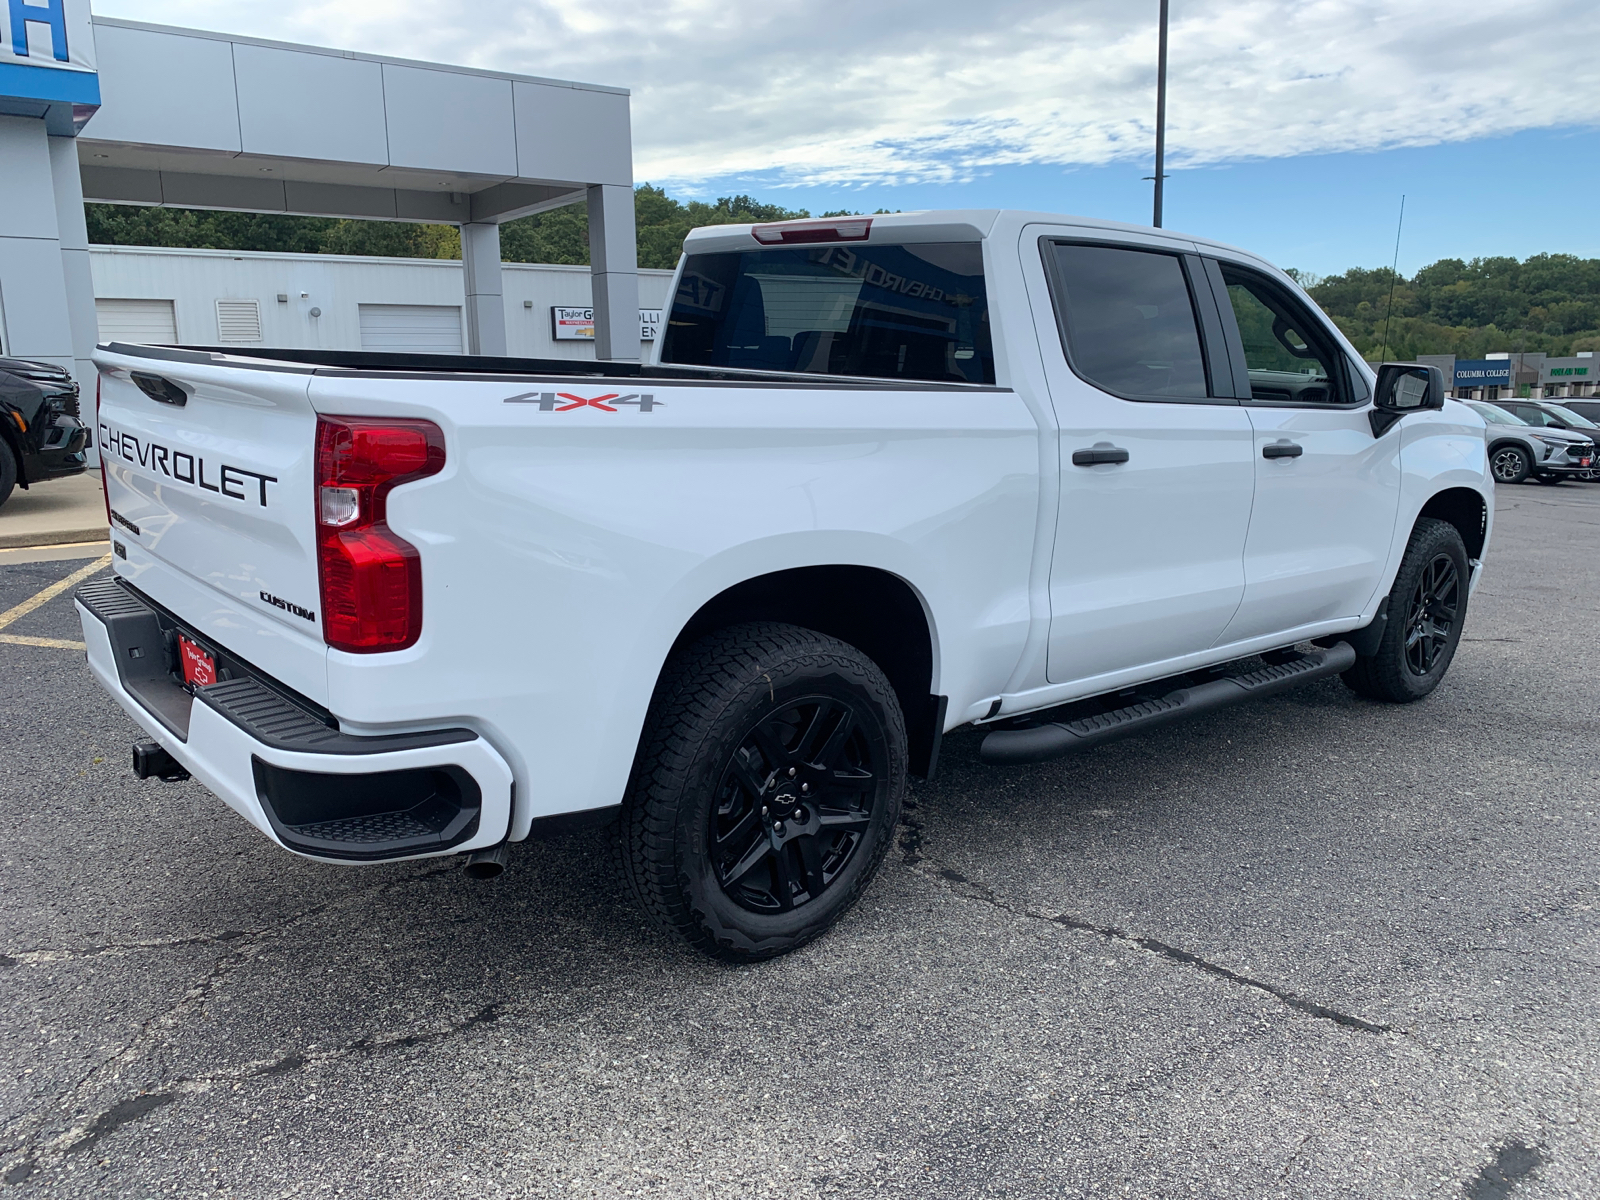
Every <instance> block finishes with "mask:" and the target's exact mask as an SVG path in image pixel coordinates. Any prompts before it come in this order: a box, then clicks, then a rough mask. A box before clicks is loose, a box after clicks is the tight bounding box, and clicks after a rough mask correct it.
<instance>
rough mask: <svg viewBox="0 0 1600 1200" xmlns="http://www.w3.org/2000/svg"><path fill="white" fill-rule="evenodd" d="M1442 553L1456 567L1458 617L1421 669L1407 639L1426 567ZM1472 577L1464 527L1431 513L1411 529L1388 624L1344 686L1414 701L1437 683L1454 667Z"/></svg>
mask: <svg viewBox="0 0 1600 1200" xmlns="http://www.w3.org/2000/svg"><path fill="white" fill-rule="evenodd" d="M1441 555H1442V556H1447V557H1448V558H1449V559H1450V560H1451V561H1452V562H1453V563H1454V566H1455V570H1456V602H1455V616H1454V619H1453V620H1452V622H1451V628H1450V630H1449V634H1448V636H1447V637H1446V638H1445V639H1444V641H1443V643H1442V645H1441V646H1440V648H1439V650H1438V653H1437V657H1436V658H1435V660H1434V661H1433V662H1432V664H1431V666H1430V668H1429V669H1428V670H1427V671H1426V672H1423V673H1418V671H1417V670H1416V669H1414V667H1413V665H1412V664H1411V663H1410V662H1408V639H1409V637H1410V635H1411V633H1412V631H1413V630H1414V629H1415V628H1416V622H1415V621H1414V620H1413V619H1412V618H1413V615H1414V613H1413V610H1414V609H1415V607H1416V599H1417V589H1418V586H1419V585H1420V584H1422V583H1423V573H1424V571H1426V570H1428V569H1429V567H1430V565H1431V564H1435V563H1437V562H1438V560H1439V558H1440V556H1441ZM1470 580H1471V568H1470V565H1469V563H1468V560H1467V547H1466V545H1465V543H1463V542H1462V540H1461V532H1460V530H1458V529H1457V528H1456V527H1455V526H1454V525H1452V524H1450V523H1449V522H1448V521H1438V520H1435V519H1433V518H1432V517H1423V518H1422V519H1421V520H1419V521H1418V522H1417V525H1416V528H1415V529H1413V530H1412V531H1411V542H1410V544H1409V545H1408V546H1407V547H1406V554H1405V558H1404V559H1403V560H1402V561H1401V563H1400V570H1399V571H1398V572H1397V573H1396V575H1395V580H1394V587H1393V588H1391V589H1390V591H1389V605H1388V608H1387V610H1386V611H1387V613H1388V620H1387V621H1386V622H1385V623H1384V631H1383V638H1382V639H1381V640H1380V641H1379V643H1378V648H1377V650H1376V651H1375V652H1374V653H1373V654H1371V655H1370V656H1364V657H1361V658H1357V659H1356V664H1355V666H1353V667H1351V668H1350V669H1349V670H1348V671H1346V672H1345V673H1344V674H1343V675H1341V676H1340V678H1341V679H1343V680H1344V682H1345V685H1346V686H1347V687H1349V688H1350V690H1351V691H1353V692H1356V693H1357V694H1358V695H1362V696H1365V697H1367V698H1368V699H1370V700H1383V701H1386V702H1388V703H1390V704H1410V703H1412V702H1413V701H1416V700H1421V699H1422V698H1423V697H1424V696H1426V695H1428V694H1429V693H1430V692H1432V691H1433V689H1434V688H1436V687H1438V686H1439V681H1440V680H1442V679H1443V678H1444V676H1445V672H1446V671H1448V670H1449V669H1450V663H1451V661H1452V660H1453V659H1454V658H1455V652H1456V647H1457V645H1459V644H1460V642H1461V629H1462V626H1463V625H1464V624H1465V622H1466V617H1467V585H1468V583H1469V581H1470Z"/></svg>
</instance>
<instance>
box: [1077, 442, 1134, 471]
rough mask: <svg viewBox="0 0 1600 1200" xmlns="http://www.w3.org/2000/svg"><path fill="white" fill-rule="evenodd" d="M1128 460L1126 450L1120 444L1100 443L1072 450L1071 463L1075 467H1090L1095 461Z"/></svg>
mask: <svg viewBox="0 0 1600 1200" xmlns="http://www.w3.org/2000/svg"><path fill="white" fill-rule="evenodd" d="M1127 461H1128V452H1127V451H1126V450H1124V449H1123V448H1122V447H1121V446H1112V445H1110V444H1102V445H1099V446H1091V447H1090V448H1089V449H1087V450H1074V451H1073V452H1072V465H1073V466H1075V467H1092V466H1094V465H1095V464H1096V463H1125V462H1127Z"/></svg>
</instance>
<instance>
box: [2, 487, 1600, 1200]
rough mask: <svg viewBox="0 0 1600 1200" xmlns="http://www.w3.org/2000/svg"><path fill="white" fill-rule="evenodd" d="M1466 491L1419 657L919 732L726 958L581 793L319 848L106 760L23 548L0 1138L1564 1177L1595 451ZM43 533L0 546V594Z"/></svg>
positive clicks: (90, 1183) (1074, 1168) (8, 785)
mask: <svg viewBox="0 0 1600 1200" xmlns="http://www.w3.org/2000/svg"><path fill="white" fill-rule="evenodd" d="M1499 501H1500V509H1499V512H1498V514H1497V517H1496V531H1495V538H1494V543H1493V545H1492V547H1491V553H1490V565H1489V568H1488V572H1487V575H1486V578H1485V580H1484V583H1483V585H1482V586H1481V587H1480V589H1479V591H1478V593H1477V595H1476V597H1475V598H1474V600H1473V602H1472V605H1471V609H1470V612H1469V616H1468V622H1467V628H1466V641H1465V642H1464V644H1463V646H1462V648H1461V652H1460V654H1459V655H1458V657H1457V659H1456V662H1455V665H1454V667H1453V669H1452V671H1451V673H1450V675H1449V677H1448V678H1447V680H1446V681H1445V684H1444V685H1443V687H1442V688H1441V689H1440V690H1439V692H1437V693H1436V694H1435V695H1434V696H1433V697H1432V698H1431V699H1430V700H1428V701H1426V702H1424V703H1423V704H1421V705H1418V706H1415V707H1412V708H1408V709H1396V708H1387V707H1382V706H1379V705H1375V704H1371V703H1368V702H1365V701H1362V700H1359V699H1357V698H1356V697H1354V696H1353V695H1352V694H1350V693H1349V692H1347V691H1345V690H1344V688H1343V687H1342V686H1341V685H1340V684H1339V683H1338V682H1337V681H1331V682H1327V683H1323V684H1317V685H1313V686H1311V687H1309V688H1307V689H1305V690H1303V691H1301V692H1299V693H1297V694H1293V695H1290V696H1288V697H1284V698H1279V699H1276V700H1269V701H1264V702H1260V703H1258V704H1256V705H1254V706H1251V707H1245V708H1239V709H1234V710H1231V711H1228V712H1223V713H1220V714H1215V715H1213V716H1211V717H1209V718H1205V719H1201V720H1199V721H1196V722H1194V723H1191V724H1189V725H1187V726H1183V727H1177V728H1172V729H1169V730H1166V731H1163V732H1160V733H1156V734H1152V735H1148V736H1145V737H1143V738H1140V739H1138V740H1135V741H1128V742H1123V743H1120V744H1117V745H1113V746H1109V747H1103V748H1101V749H1100V750H1097V751H1094V752H1092V753H1090V754H1088V755H1086V756H1084V757H1082V758H1080V759H1077V760H1067V761H1063V762H1058V763H1053V764H1045V765H1043V766H1038V767H1031V768H1013V769H1009V770H1004V771H1002V770H996V769H991V768H986V767H983V766H981V765H980V764H979V763H978V761H977V756H976V749H977V739H976V738H975V737H973V736H971V735H967V734H958V735H955V736H953V737H951V738H950V739H949V740H948V741H947V743H946V757H945V761H944V765H943V768H942V770H941V774H940V776H939V778H938V779H937V780H936V781H934V782H933V783H931V784H926V785H921V786H919V787H917V788H916V790H915V792H914V795H913V802H914V807H911V808H909V809H908V812H907V821H906V824H905V826H904V828H903V830H902V836H901V841H900V846H899V850H898V852H897V853H894V854H892V855H891V857H890V858H889V859H888V860H887V862H886V863H885V867H884V870H883V872H882V874H881V875H880V876H879V879H878V881H877V883H876V884H875V885H874V887H873V888H872V890H871V891H870V892H869V894H868V895H867V897H866V898H865V900H864V902H863V903H862V904H861V905H860V906H859V907H858V908H857V909H856V910H855V911H854V912H853V913H852V914H850V916H849V917H847V918H846V920H845V921H844V922H843V923H842V924H841V925H840V926H839V927H838V928H837V929H836V930H835V931H834V932H833V933H832V934H831V935H830V936H828V937H827V938H825V939H823V940H822V941H821V942H819V943H817V944H814V945H812V946H810V947H808V948H807V949H805V950H803V951H801V952H799V953H797V954H795V955H792V956H790V957H788V958H786V959H782V960H780V961H777V962H772V963H768V964H765V965H761V966H757V967H746V968H729V967H723V966H718V965H716V964H713V963H710V962H707V961H704V960H701V959H699V958H697V957H695V956H693V955H691V954H690V953H688V952H686V951H681V950H679V949H677V948H676V947H674V946H673V945H670V944H668V943H667V942H666V941H664V940H663V939H662V938H661V937H660V936H658V935H657V934H656V933H655V932H654V931H653V930H652V929H651V928H649V927H647V926H646V925H645V924H644V923H643V921H642V920H641V918H640V917H639V916H638V915H637V914H636V913H635V911H634V909H633V908H632V906H631V904H630V903H629V902H628V901H627V900H626V899H625V897H624V896H623V895H622V893H621V890H620V887H619V885H618V883H617V881H616V876H615V874H614V873H613V870H612V867H611V865H610V863H611V860H610V854H611V851H610V847H609V843H608V840H607V837H606V836H605V835H604V834H599V833H597V834H592V835H585V836H582V837H572V838H569V839H566V840H562V841H555V842H549V843H541V844H536V845H527V846H523V847H519V848H518V853H517V854H516V856H515V858H514V859H513V862H512V868H511V870H510V871H509V872H508V873H507V874H506V875H505V876H503V877H502V878H500V879H499V880H497V881H494V882H491V883H476V882H473V881H470V880H468V879H466V878H465V877H463V876H462V875H461V873H460V872H459V870H458V869H457V868H456V867H455V866H453V865H451V864H450V863H448V862H443V863H441V862H432V863H425V864H420V865H415V866H399V867H375V868H364V869H338V868H332V867H324V866H319V865H314V864H311V863H307V862H304V861H301V860H298V859H295V858H292V857H291V856H289V855H288V854H286V853H284V852H282V851H279V850H277V849H275V848H273V847H272V846H271V845H269V844H268V843H267V842H266V840H265V839H263V838H262V837H261V836H260V835H259V834H257V833H255V832H254V831H253V830H251V829H250V828H249V827H247V826H246V825H245V824H244V822H243V821H241V820H240V819H239V818H237V817H235V816H234V815H233V814H232V813H231V812H230V811H229V810H227V809H226V808H225V807H224V806H223V805H222V804H221V802H220V801H217V800H216V799H214V798H213V797H212V796H210V795H209V794H208V793H207V792H205V791H204V790H203V789H202V788H201V787H199V786H198V785H197V784H194V783H184V784H162V783H156V782H148V783H146V782H140V781H139V780H136V779H134V778H133V777H132V774H131V772H130V770H129V767H128V746H129V743H130V742H132V741H133V740H135V737H136V736H137V734H136V729H135V727H134V725H133V724H132V723H131V722H130V721H129V720H128V719H126V717H124V716H123V714H122V713H121V712H120V710H118V709H117V708H116V707H115V706H114V705H113V704H112V703H111V701H110V700H109V699H107V698H106V697H105V696H104V695H103V694H102V693H101V692H100V690H99V689H98V687H97V686H96V685H95V684H94V683H93V682H92V680H91V679H90V676H89V674H88V671H87V669H86V668H85V666H84V664H83V659H82V654H81V652H79V651H76V650H73V649H70V648H64V647H60V646H51V645H47V644H33V643H34V642H48V641H50V640H56V641H66V642H71V641H74V640H77V639H79V638H80V637H81V634H80V632H79V630H78V627H77V621H76V617H75V614H74V612H73V609H72V606H71V603H70V592H67V593H63V594H62V595H60V596H58V597H57V598H55V599H52V600H50V601H48V602H46V603H44V604H42V605H41V606H39V607H38V608H37V609H35V610H33V611H31V612H28V613H27V614H26V615H24V616H22V617H20V618H18V619H16V620H14V621H13V622H11V623H10V624H9V625H7V626H6V628H5V629H4V630H3V631H0V637H9V638H11V639H13V640H11V641H8V642H4V643H3V644H0V671H3V676H0V678H3V679H4V681H5V683H4V686H3V688H0V705H3V712H4V721H5V726H4V727H5V732H6V740H7V746H6V758H5V761H6V764H7V768H6V770H5V771H4V772H3V773H0V864H3V869H0V1178H3V1180H4V1184H5V1188H6V1189H9V1190H11V1191H14V1192H15V1193H16V1194H17V1195H18V1196H19V1198H20V1197H25V1196H28V1195H35V1194H36V1195H41V1196H43V1195H72V1196H78V1195H82V1196H128V1197H146V1196H150V1197H154V1196H165V1195H169V1194H179V1195H196V1194H206V1195H213V1194H221V1195H239V1196H249V1197H258V1196H282V1195H302V1194H305V1195H313V1194H314V1195H347V1196H392V1197H398V1196H487V1197H511V1196H626V1195H641V1196H659V1197H678V1196H683V1197H740V1198H745V1197H769V1196H770V1197H790V1196H865V1195H879V1196H908V1197H910V1196H914V1197H951V1198H956V1197H962V1198H966V1197H974V1196H991V1195H992V1196H1007V1197H1075V1196H1139V1197H1186V1196H1205V1197H1224V1196H1229V1197H1231V1196H1240V1197H1278V1196H1284V1197H1319V1198H1320V1197H1343V1196H1349V1197H1411V1196H1465V1197H1469V1198H1471V1200H1486V1198H1489V1197H1500V1196H1515V1197H1518V1198H1521V1197H1574V1196H1582V1195H1596V1194H1600V916H1597V913H1596V904H1597V903H1600V857H1597V854H1596V849H1597V842H1600V822H1597V819H1596V815H1595V814H1596V808H1597V786H1596V785H1597V781H1600V753H1597V751H1600V743H1597V740H1596V732H1597V727H1600V719H1597V713H1600V704H1597V700H1600V682H1597V678H1596V674H1597V670H1600V646H1597V643H1596V640H1595V639H1596V630H1597V628H1600V625H1597V622H1596V616H1597V612H1600V600H1597V597H1600V486H1597V485H1566V486H1563V487H1560V488H1552V487H1536V486H1531V485H1530V486H1523V487H1513V488H1503V489H1501V491H1500V497H1499ZM85 565H87V564H86V563H85V562H83V561H58V562H44V563H35V564H20V565H7V566H4V567H0V612H4V611H5V610H8V609H11V608H12V607H13V606H14V605H16V604H18V603H19V602H22V601H24V600H26V599H28V598H29V597H32V596H35V595H36V594H37V593H38V592H39V591H40V590H41V589H43V588H45V587H46V586H47V585H49V584H51V583H52V582H54V581H57V580H60V579H62V578H64V577H65V576H67V575H68V574H70V573H72V572H73V571H75V570H78V569H80V568H82V567H84V566H85ZM30 639H31V640H30ZM0 1190H5V1189H0Z"/></svg>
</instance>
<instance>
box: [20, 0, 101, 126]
mask: <svg viewBox="0 0 1600 1200" xmlns="http://www.w3.org/2000/svg"><path fill="white" fill-rule="evenodd" d="M0 97H5V98H7V99H15V100H45V101H53V102H60V103H63V104H79V105H90V106H98V105H99V103H100V82H99V78H98V77H97V76H96V74H95V60H94V27H93V26H92V25H91V24H90V17H89V0H35V2H33V3H30V2H29V0H0ZM85 119H87V118H85Z"/></svg>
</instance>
